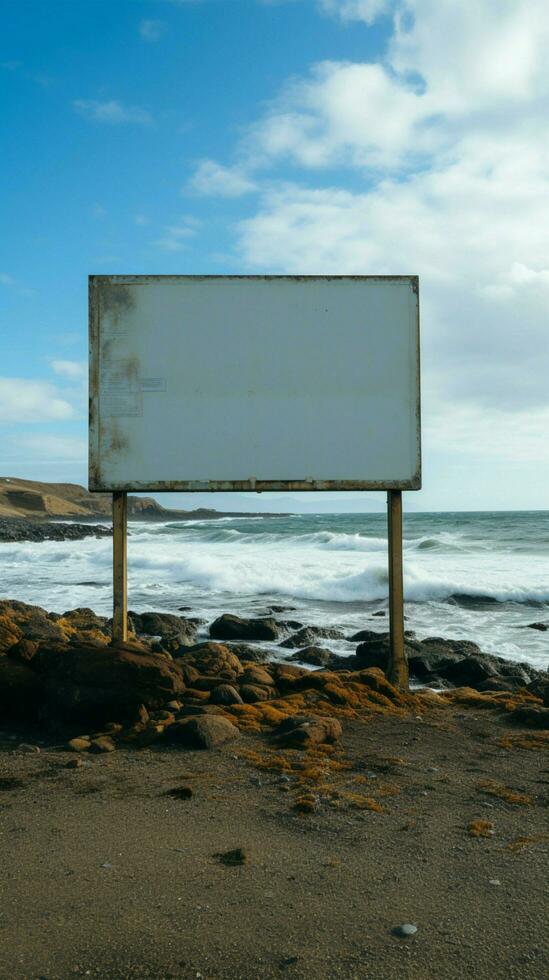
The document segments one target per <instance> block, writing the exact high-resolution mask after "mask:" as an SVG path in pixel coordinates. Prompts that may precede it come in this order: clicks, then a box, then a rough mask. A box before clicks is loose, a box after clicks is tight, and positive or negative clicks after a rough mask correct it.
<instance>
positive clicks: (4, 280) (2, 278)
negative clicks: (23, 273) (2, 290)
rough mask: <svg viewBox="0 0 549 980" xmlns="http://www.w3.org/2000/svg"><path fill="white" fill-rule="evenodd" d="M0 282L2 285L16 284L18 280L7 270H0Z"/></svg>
mask: <svg viewBox="0 0 549 980" xmlns="http://www.w3.org/2000/svg"><path fill="white" fill-rule="evenodd" d="M0 284H1V285H2V286H16V285H17V282H16V280H15V279H14V278H13V276H10V275H8V273H7V272H0Z"/></svg>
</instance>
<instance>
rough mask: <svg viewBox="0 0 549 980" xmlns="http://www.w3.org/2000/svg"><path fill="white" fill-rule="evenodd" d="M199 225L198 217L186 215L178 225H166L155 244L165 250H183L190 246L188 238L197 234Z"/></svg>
mask: <svg viewBox="0 0 549 980" xmlns="http://www.w3.org/2000/svg"><path fill="white" fill-rule="evenodd" d="M199 227H200V222H199V221H198V220H197V219H196V218H193V217H185V218H183V219H182V220H181V221H180V222H179V223H178V224H176V225H166V226H165V227H164V228H163V229H162V235H161V237H160V238H157V239H156V241H154V242H153V245H154V246H155V247H156V248H160V249H162V250H163V251H164V252H181V251H183V249H185V248H187V247H188V246H187V241H188V239H189V238H192V237H193V236H194V235H196V232H197V229H198V228H199Z"/></svg>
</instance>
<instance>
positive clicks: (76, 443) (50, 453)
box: [7, 432, 88, 463]
mask: <svg viewBox="0 0 549 980" xmlns="http://www.w3.org/2000/svg"><path fill="white" fill-rule="evenodd" d="M9 443H10V445H11V446H13V450H10V449H7V455H9V456H10V461H11V462H18V461H19V460H25V459H28V456H29V454H31V456H32V461H33V462H37V461H39V460H41V459H47V460H48V462H50V463H55V462H58V461H59V462H67V461H68V462H75V463H83V462H85V460H86V458H87V453H88V441H87V439H84V438H81V437H78V436H59V435H54V434H52V433H47V432H45V433H41V434H40V435H36V434H34V433H29V434H25V435H18V436H17V439H15V438H11V439H10V440H9Z"/></svg>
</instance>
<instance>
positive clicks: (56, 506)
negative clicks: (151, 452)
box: [0, 476, 281, 521]
mask: <svg viewBox="0 0 549 980" xmlns="http://www.w3.org/2000/svg"><path fill="white" fill-rule="evenodd" d="M111 507H112V501H111V494H110V493H90V492H89V490H86V488H85V487H81V486H79V485H78V484H77V483H39V482H38V481H36V480H20V479H19V478H18V477H16V476H3V477H0V517H27V518H38V519H40V518H42V519H44V518H45V519H47V518H48V517H54V518H57V519H59V518H67V519H76V518H78V520H85V519H86V518H87V519H88V520H92V519H94V520H97V518H109V517H110V516H111ZM247 516H249V514H248V513H246V512H244V511H232V512H227V511H225V512H221V511H217V510H212V509H209V508H205V507H201V508H198V509H197V510H169V509H168V508H166V507H162V504H159V503H158V501H157V500H154V498H153V497H132V496H131V495H129V496H128V517H129V519H130V520H140V521H170V520H174V521H177V520H185V521H188V520H193V519H194V520H204V519H205V518H215V517H247ZM253 516H254V517H258V516H260V517H261V516H264V517H269V516H276V517H279V516H281V515H280V514H276V515H270V514H263V515H261V514H259V515H258V514H254V515H253Z"/></svg>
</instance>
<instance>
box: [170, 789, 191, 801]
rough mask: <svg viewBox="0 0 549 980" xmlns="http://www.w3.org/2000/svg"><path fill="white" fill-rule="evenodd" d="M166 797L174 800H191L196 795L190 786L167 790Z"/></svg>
mask: <svg viewBox="0 0 549 980" xmlns="http://www.w3.org/2000/svg"><path fill="white" fill-rule="evenodd" d="M164 795H165V796H171V797H172V798H173V799H174V800H191V799H192V797H193V796H194V793H193V791H192V789H191V787H190V786H174V787H173V789H167V790H166V792H165V794H164Z"/></svg>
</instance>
